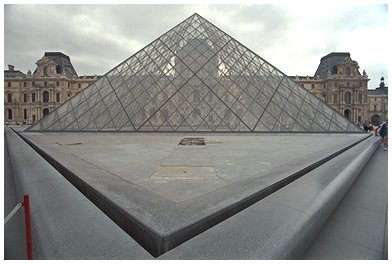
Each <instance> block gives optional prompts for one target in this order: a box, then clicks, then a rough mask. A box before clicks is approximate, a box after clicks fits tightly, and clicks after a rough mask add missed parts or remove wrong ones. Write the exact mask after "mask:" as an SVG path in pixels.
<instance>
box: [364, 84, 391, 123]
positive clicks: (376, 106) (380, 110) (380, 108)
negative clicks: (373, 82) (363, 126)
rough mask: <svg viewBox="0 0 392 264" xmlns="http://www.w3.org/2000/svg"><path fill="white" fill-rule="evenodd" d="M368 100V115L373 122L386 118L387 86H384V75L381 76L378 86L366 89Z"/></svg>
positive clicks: (379, 121)
mask: <svg viewBox="0 0 392 264" xmlns="http://www.w3.org/2000/svg"><path fill="white" fill-rule="evenodd" d="M368 101H369V113H368V116H369V118H370V119H369V120H370V121H371V122H372V123H373V124H376V125H377V124H379V123H381V122H383V121H386V120H388V87H387V86H385V83H384V77H381V79H380V86H379V87H377V88H376V89H374V90H368Z"/></svg>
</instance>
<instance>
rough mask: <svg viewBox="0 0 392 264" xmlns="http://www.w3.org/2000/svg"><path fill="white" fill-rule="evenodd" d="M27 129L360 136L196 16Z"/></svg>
mask: <svg viewBox="0 0 392 264" xmlns="http://www.w3.org/2000/svg"><path fill="white" fill-rule="evenodd" d="M27 130H28V131H130V132H131V131H133V132H136V131H180V132H185V131H195V132H196V131H200V132H211V131H214V132H220V131H222V132H274V131H280V132H325V133H327V132H334V133H336V132H350V133H352V132H362V130H361V129H360V128H358V127H357V126H356V125H355V124H354V123H352V122H350V121H349V120H347V119H346V118H345V117H343V116H342V115H341V114H339V113H338V112H336V111H335V110H333V109H332V108H331V107H329V106H328V105H327V104H325V103H324V102H323V101H321V100H320V99H319V98H317V97H316V96H314V95H312V94H311V93H310V92H308V91H307V90H305V89H304V88H303V87H301V86H300V85H299V84H297V83H296V82H294V81H293V80H291V79H290V78H289V77H288V76H286V75H285V74H283V73H282V72H281V71H279V70H278V69H276V68H275V67H273V66H272V65H271V64H269V63H268V62H267V61H265V60H264V59H262V58H261V57H260V56H258V55H257V54H255V53H254V52H252V51H251V50H249V49H248V48H246V47H245V46H244V45H242V44H241V43H239V42H238V41H236V40H235V39H233V38H232V37H230V36H229V35H227V34H226V33H224V32H223V31H222V30H220V29H219V28H217V27H216V26H215V25H213V24H212V23H210V22H208V21H207V20H206V19H204V18H203V17H201V16H200V15H198V14H193V15H192V16H190V17H189V18H187V19H186V20H184V21H183V22H181V23H180V24H178V25H177V26H175V27H174V28H172V29H171V30H169V31H168V32H166V33H165V34H163V35H162V36H160V37H159V38H157V39H156V40H154V41H153V42H151V43H150V44H148V45H147V46H146V47H144V48H143V49H142V50H140V51H139V52H137V53H136V54H134V55H132V56H131V57H129V58H128V59H127V60H125V61H124V62H122V63H121V64H120V65H118V66H117V67H115V68H114V69H112V70H111V71H109V72H108V73H106V74H105V75H104V76H103V77H102V78H100V79H99V80H97V81H96V82H95V83H94V84H92V85H90V86H89V87H87V88H86V89H85V90H83V91H82V92H80V93H79V94H77V95H75V96H74V97H73V98H71V99H70V100H68V101H67V102H65V103H64V104H63V105H61V106H60V107H58V108H57V109H55V110H54V111H53V112H51V113H50V114H48V115H46V116H45V117H43V118H42V119H41V120H39V121H38V122H36V123H35V124H34V125H32V126H31V127H29V128H28V129H27Z"/></svg>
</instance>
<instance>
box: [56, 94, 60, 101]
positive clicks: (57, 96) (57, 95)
mask: <svg viewBox="0 0 392 264" xmlns="http://www.w3.org/2000/svg"><path fill="white" fill-rule="evenodd" d="M56 102H57V103H59V102H60V93H56Z"/></svg>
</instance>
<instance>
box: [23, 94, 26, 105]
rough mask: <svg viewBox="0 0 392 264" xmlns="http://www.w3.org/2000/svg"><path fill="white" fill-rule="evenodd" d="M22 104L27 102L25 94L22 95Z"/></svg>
mask: <svg viewBox="0 0 392 264" xmlns="http://www.w3.org/2000/svg"><path fill="white" fill-rule="evenodd" d="M23 102H25V103H26V102H27V94H23Z"/></svg>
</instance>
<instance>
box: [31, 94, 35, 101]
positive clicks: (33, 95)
mask: <svg viewBox="0 0 392 264" xmlns="http://www.w3.org/2000/svg"><path fill="white" fill-rule="evenodd" d="M31 102H33V103H34V102H35V93H32V94H31Z"/></svg>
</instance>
